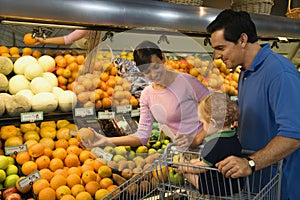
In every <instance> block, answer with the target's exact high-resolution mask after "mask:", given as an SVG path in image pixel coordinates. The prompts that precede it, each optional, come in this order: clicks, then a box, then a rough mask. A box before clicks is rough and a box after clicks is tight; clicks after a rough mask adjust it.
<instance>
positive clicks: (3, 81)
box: [0, 73, 8, 92]
mask: <svg viewBox="0 0 300 200" xmlns="http://www.w3.org/2000/svg"><path fill="white" fill-rule="evenodd" d="M7 90H8V79H7V77H6V76H5V75H4V74H2V73H0V92H6V91H7Z"/></svg>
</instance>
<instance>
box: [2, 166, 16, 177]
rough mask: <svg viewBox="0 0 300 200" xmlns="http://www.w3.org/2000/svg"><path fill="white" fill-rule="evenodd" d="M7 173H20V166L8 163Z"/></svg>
mask: <svg viewBox="0 0 300 200" xmlns="http://www.w3.org/2000/svg"><path fill="white" fill-rule="evenodd" d="M5 171H6V175H7V176H8V175H11V174H18V171H19V169H18V167H17V166H16V165H8V167H7V168H6V170H5Z"/></svg>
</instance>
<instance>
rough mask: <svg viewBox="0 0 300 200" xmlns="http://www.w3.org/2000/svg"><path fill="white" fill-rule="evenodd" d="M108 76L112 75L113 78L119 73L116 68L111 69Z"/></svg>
mask: <svg viewBox="0 0 300 200" xmlns="http://www.w3.org/2000/svg"><path fill="white" fill-rule="evenodd" d="M109 73H110V75H113V76H115V75H117V74H118V73H119V70H118V68H116V67H112V68H111V69H110V72H109Z"/></svg>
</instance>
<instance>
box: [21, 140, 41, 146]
mask: <svg viewBox="0 0 300 200" xmlns="http://www.w3.org/2000/svg"><path fill="white" fill-rule="evenodd" d="M37 143H38V141H36V140H34V139H29V140H27V141H26V142H25V143H24V144H26V145H27V148H30V147H31V146H32V145H34V144H37Z"/></svg>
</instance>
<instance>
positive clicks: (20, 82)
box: [8, 74, 30, 94]
mask: <svg viewBox="0 0 300 200" xmlns="http://www.w3.org/2000/svg"><path fill="white" fill-rule="evenodd" d="M23 89H30V82H29V80H28V79H27V78H26V77H25V76H24V75H20V74H18V75H15V76H13V77H11V78H10V79H9V81H8V91H9V93H10V94H17V92H19V91H20V90H23Z"/></svg>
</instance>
